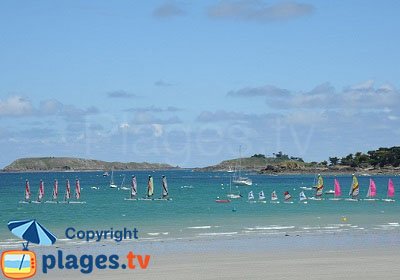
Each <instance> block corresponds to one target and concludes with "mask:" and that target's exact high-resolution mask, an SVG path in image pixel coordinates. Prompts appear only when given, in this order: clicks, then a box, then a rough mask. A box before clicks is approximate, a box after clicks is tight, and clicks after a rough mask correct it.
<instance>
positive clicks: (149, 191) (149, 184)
mask: <svg viewBox="0 0 400 280" xmlns="http://www.w3.org/2000/svg"><path fill="white" fill-rule="evenodd" d="M153 194H154V184H153V177H152V176H151V175H149V180H148V181H147V197H151V196H153Z"/></svg>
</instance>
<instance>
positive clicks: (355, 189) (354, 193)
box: [350, 175, 360, 197]
mask: <svg viewBox="0 0 400 280" xmlns="http://www.w3.org/2000/svg"><path fill="white" fill-rule="evenodd" d="M359 192H360V185H359V184H358V179H357V177H356V176H355V175H353V183H352V184H351V188H350V195H351V196H353V197H356V196H358V194H359Z"/></svg>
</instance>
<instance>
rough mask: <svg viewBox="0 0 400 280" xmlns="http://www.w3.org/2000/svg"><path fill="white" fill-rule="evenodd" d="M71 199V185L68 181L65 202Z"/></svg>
mask: <svg viewBox="0 0 400 280" xmlns="http://www.w3.org/2000/svg"><path fill="white" fill-rule="evenodd" d="M70 198H71V186H70V184H69V180H68V179H67V185H66V189H65V200H68V199H70Z"/></svg>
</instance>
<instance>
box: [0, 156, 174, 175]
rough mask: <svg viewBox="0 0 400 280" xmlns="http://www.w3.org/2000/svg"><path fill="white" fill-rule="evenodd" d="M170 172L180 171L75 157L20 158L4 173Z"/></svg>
mask: <svg viewBox="0 0 400 280" xmlns="http://www.w3.org/2000/svg"><path fill="white" fill-rule="evenodd" d="M112 169H114V170H169V169H180V167H179V166H172V165H169V164H165V163H148V162H127V163H123V162H106V161H101V160H94V159H83V158H73V157H37V158H36V157H32V158H20V159H17V160H15V161H14V162H12V163H11V164H10V165H8V166H6V167H5V168H4V169H3V170H2V172H74V171H79V172H86V171H87V172H91V171H109V170H112Z"/></svg>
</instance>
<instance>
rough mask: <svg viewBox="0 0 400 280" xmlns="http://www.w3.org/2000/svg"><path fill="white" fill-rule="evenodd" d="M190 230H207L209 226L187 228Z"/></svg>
mask: <svg viewBox="0 0 400 280" xmlns="http://www.w3.org/2000/svg"><path fill="white" fill-rule="evenodd" d="M187 228H190V229H208V228H211V226H194V227H187Z"/></svg>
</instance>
